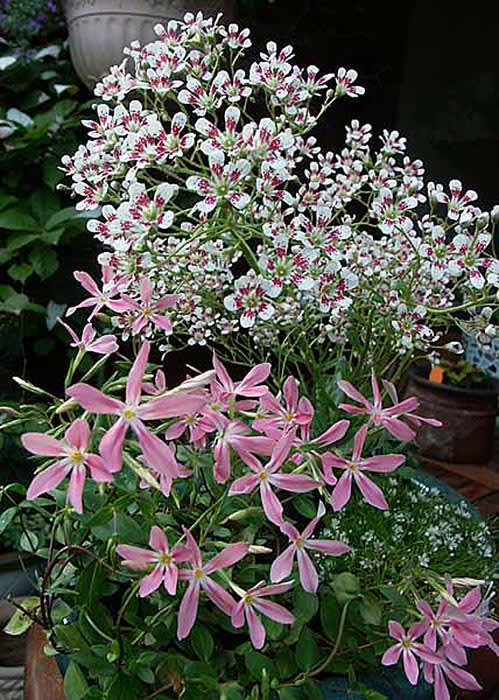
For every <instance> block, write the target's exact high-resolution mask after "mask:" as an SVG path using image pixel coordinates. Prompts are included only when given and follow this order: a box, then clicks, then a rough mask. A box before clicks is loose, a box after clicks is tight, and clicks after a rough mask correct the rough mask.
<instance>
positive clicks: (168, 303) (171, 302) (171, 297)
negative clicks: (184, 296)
mask: <svg viewBox="0 0 499 700" xmlns="http://www.w3.org/2000/svg"><path fill="white" fill-rule="evenodd" d="M177 299H178V296H177V295H176V294H165V296H164V297H161V299H159V300H158V301H157V302H156V304H155V305H154V309H155V310H157V311H164V310H165V309H171V308H172V307H173V306H175V304H176V303H177Z"/></svg>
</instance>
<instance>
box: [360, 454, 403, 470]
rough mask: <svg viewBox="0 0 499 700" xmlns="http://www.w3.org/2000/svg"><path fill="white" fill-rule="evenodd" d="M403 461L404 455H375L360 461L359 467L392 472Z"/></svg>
mask: <svg viewBox="0 0 499 700" xmlns="http://www.w3.org/2000/svg"><path fill="white" fill-rule="evenodd" d="M404 462H405V457H404V455H376V456H374V457H367V459H363V460H362V462H361V463H360V467H361V469H367V470H369V471H370V472H393V471H395V469H398V467H400V466H401V465H402V464H403V463H404Z"/></svg>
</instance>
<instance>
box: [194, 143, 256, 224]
mask: <svg viewBox="0 0 499 700" xmlns="http://www.w3.org/2000/svg"><path fill="white" fill-rule="evenodd" d="M209 162H210V176H209V178H207V177H198V176H196V175H191V176H190V177H188V178H187V180H186V187H187V189H188V190H191V191H192V192H195V193H196V194H198V195H201V197H202V199H201V200H200V201H199V202H197V203H196V204H195V205H194V207H193V209H192V212H193V213H194V212H196V211H199V212H200V213H201V214H202V215H204V216H206V215H207V214H209V213H210V212H212V211H213V210H214V209H215V208H216V207H217V206H218V204H219V203H221V202H223V201H227V202H229V204H231V205H232V206H233V207H234V208H235V209H238V210H241V209H244V208H245V207H247V206H248V204H249V201H250V196H249V194H247V193H246V192H242V191H241V188H242V187H244V181H245V178H246V176H247V175H248V173H249V170H250V164H249V163H248V161H247V160H245V159H244V158H239V159H238V160H236V161H233V162H229V163H226V162H225V155H224V154H223V153H221V152H220V151H214V152H212V153H210V156H209Z"/></svg>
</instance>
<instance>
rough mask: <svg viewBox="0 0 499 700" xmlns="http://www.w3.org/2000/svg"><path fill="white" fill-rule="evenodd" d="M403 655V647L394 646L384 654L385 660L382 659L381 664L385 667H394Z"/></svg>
mask: <svg viewBox="0 0 499 700" xmlns="http://www.w3.org/2000/svg"><path fill="white" fill-rule="evenodd" d="M401 653H402V647H401V646H400V644H394V645H393V646H392V647H390V648H389V649H387V650H386V651H385V653H384V654H383V658H382V659H381V663H382V664H383V666H393V665H394V664H396V663H397V661H398V660H399V658H400V654H401Z"/></svg>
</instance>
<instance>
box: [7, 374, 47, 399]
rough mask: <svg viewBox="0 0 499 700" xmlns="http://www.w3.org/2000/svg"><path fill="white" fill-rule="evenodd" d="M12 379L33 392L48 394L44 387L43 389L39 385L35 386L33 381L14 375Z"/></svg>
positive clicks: (22, 387)
mask: <svg viewBox="0 0 499 700" xmlns="http://www.w3.org/2000/svg"><path fill="white" fill-rule="evenodd" d="M12 379H13V380H14V381H15V383H16V384H18V385H19V386H20V387H21V389H24V390H25V391H29V392H30V393H31V394H39V395H40V396H43V395H46V394H47V392H46V391H45V390H44V389H41V388H40V387H39V386H35V385H34V384H32V383H31V382H27V381H26V380H25V379H21V377H12Z"/></svg>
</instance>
